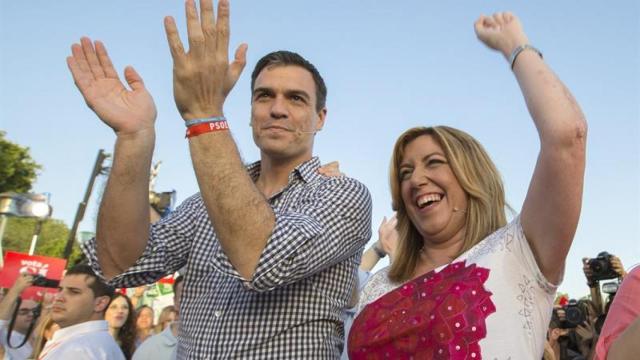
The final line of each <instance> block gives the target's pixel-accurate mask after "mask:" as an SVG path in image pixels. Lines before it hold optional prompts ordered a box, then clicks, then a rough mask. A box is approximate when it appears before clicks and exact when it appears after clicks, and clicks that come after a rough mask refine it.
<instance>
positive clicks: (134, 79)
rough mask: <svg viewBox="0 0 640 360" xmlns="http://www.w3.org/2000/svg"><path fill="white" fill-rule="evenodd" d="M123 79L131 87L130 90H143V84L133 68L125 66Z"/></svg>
mask: <svg viewBox="0 0 640 360" xmlns="http://www.w3.org/2000/svg"><path fill="white" fill-rule="evenodd" d="M124 78H125V80H127V84H129V86H131V89H132V90H134V91H136V90H144V82H143V81H142V77H140V75H139V74H138V72H137V71H136V70H135V69H134V68H133V66H127V67H126V68H124Z"/></svg>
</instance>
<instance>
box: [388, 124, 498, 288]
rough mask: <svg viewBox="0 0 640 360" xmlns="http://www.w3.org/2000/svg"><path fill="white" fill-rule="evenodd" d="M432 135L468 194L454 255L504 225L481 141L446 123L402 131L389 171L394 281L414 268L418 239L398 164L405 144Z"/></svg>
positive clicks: (493, 170)
mask: <svg viewBox="0 0 640 360" xmlns="http://www.w3.org/2000/svg"><path fill="white" fill-rule="evenodd" d="M420 136H431V137H432V138H433V139H434V140H435V141H436V142H437V143H438V144H439V145H440V146H441V147H442V150H443V151H444V155H445V157H446V158H447V161H448V163H449V165H450V166H451V170H452V171H453V174H454V175H455V177H456V179H457V180H458V182H459V183H460V186H461V187H462V189H463V190H464V192H465V193H466V195H467V209H466V212H465V232H464V242H463V246H462V249H461V250H460V252H459V253H458V254H456V255H455V256H456V257H458V256H459V255H461V254H462V253H464V252H465V251H467V250H469V249H470V248H471V247H473V246H474V245H475V244H477V243H478V242H480V240H482V239H483V238H485V237H486V236H487V235H489V234H491V233H492V232H494V231H496V230H497V229H499V228H500V227H502V226H504V225H505V224H506V222H507V221H506V215H505V208H506V206H507V205H506V203H505V198H504V187H503V185H502V179H501V177H500V173H499V172H498V170H497V169H496V167H495V165H494V164H493V162H492V161H491V159H490V158H489V155H488V154H487V152H486V151H485V150H484V148H483V147H482V145H480V143H479V142H478V141H477V140H476V139H474V138H473V137H472V136H471V135H469V134H467V133H465V132H464V131H461V130H458V129H454V128H451V127H448V126H433V127H415V128H411V129H409V130H407V131H405V132H404V133H403V134H402V135H400V137H399V138H398V140H397V141H396V144H395V146H394V148H393V155H392V158H391V166H390V171H389V184H390V186H391V197H392V207H393V209H394V210H395V211H396V212H397V218H398V225H397V230H398V235H399V239H398V248H397V250H396V255H395V257H394V258H395V260H394V261H393V263H392V264H391V267H390V269H389V279H391V280H392V281H394V282H403V281H406V280H409V279H410V278H411V276H412V275H413V272H414V271H415V268H416V265H417V262H418V258H419V256H420V250H421V249H422V246H423V239H422V236H421V235H420V233H419V232H418V230H417V229H416V227H415V226H414V225H413V223H411V220H410V219H409V216H408V215H407V209H406V207H405V204H404V202H403V201H402V194H401V182H402V180H401V178H400V164H401V162H402V160H403V157H404V151H405V148H406V147H407V145H408V144H409V143H410V142H412V141H413V140H415V139H416V138H418V137H420Z"/></svg>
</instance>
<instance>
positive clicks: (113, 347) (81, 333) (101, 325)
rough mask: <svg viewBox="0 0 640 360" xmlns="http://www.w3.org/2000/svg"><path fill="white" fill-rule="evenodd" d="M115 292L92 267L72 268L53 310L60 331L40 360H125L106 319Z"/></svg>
mask: <svg viewBox="0 0 640 360" xmlns="http://www.w3.org/2000/svg"><path fill="white" fill-rule="evenodd" d="M113 293H114V290H113V288H112V287H111V286H109V285H107V284H105V283H104V281H102V280H101V279H100V278H98V277H97V276H96V274H95V273H94V272H93V270H92V269H91V267H89V266H88V265H76V266H74V267H72V268H71V269H69V270H68V271H67V273H66V274H65V276H64V278H62V280H61V281H60V287H59V288H58V293H57V294H56V297H55V300H54V302H53V307H52V309H51V317H52V319H53V321H54V322H56V323H57V324H58V325H59V326H60V330H58V331H56V332H55V333H54V335H53V337H52V338H51V340H49V341H48V342H47V343H46V344H45V346H44V349H43V350H42V352H41V353H40V357H39V358H38V359H42V360H46V359H69V360H70V359H99V360H103V359H104V360H107V359H116V360H117V359H124V355H123V354H122V351H121V350H120V347H119V346H118V344H117V343H116V342H115V340H114V339H113V337H112V336H111V335H110V334H109V326H108V324H107V322H106V321H105V320H104V313H105V311H106V310H107V306H108V305H109V300H110V299H111V297H112V296H113Z"/></svg>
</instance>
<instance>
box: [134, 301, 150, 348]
mask: <svg viewBox="0 0 640 360" xmlns="http://www.w3.org/2000/svg"><path fill="white" fill-rule="evenodd" d="M153 317H154V315H153V309H152V308H151V307H149V306H147V305H142V306H141V307H140V308H138V311H137V312H136V341H135V343H136V347H138V346H140V344H142V342H143V341H145V340H147V338H149V337H150V336H152V335H153Z"/></svg>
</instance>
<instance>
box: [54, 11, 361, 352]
mask: <svg viewBox="0 0 640 360" xmlns="http://www.w3.org/2000/svg"><path fill="white" fill-rule="evenodd" d="M186 13H187V28H188V38H189V50H188V51H185V48H184V46H183V44H182V42H181V41H180V36H179V35H178V31H177V28H176V24H175V21H174V20H173V18H171V17H167V18H165V28H166V33H167V38H168V41H169V49H170V51H171V56H172V58H173V62H174V65H173V73H174V84H173V88H174V97H175V101H176V105H177V107H178V111H179V112H180V115H181V116H182V119H183V120H184V124H185V126H186V127H187V132H186V137H187V141H188V142H189V148H190V152H191V160H192V163H193V167H194V170H195V174H196V178H197V180H198V185H199V188H200V193H199V194H196V195H194V196H192V197H191V198H189V199H187V200H186V201H185V202H184V203H183V204H182V205H181V206H179V207H178V208H177V209H176V210H175V211H173V212H172V213H171V214H169V216H167V217H166V218H164V219H162V220H160V221H159V222H158V223H156V224H153V225H152V226H151V228H149V227H148V226H147V224H148V219H149V202H148V186H149V169H150V167H151V158H152V155H153V149H154V145H155V118H156V109H155V105H154V103H153V99H152V98H151V95H150V94H149V93H148V92H147V90H146V89H145V87H144V84H143V82H142V78H141V77H140V76H139V75H138V74H137V72H136V71H135V70H133V68H131V67H127V68H126V69H125V74H124V75H125V79H126V81H127V82H128V84H129V85H130V86H131V90H129V89H127V88H126V87H125V86H124V84H123V83H122V82H120V80H119V78H118V75H117V72H116V71H115V69H114V68H113V65H112V62H111V60H110V59H109V56H108V55H107V52H106V49H105V47H104V45H103V44H102V43H101V42H95V44H94V43H92V42H91V40H90V39H88V38H83V39H81V41H80V44H74V45H73V46H72V56H70V57H68V58H67V63H68V65H69V68H70V70H71V72H72V74H73V78H74V80H75V82H76V85H77V86H78V88H79V90H80V92H81V93H82V95H83V97H84V99H85V101H86V103H87V104H88V105H89V107H90V108H91V109H92V110H93V111H94V112H95V113H96V115H98V117H99V118H100V119H101V120H102V121H103V122H104V123H105V124H107V125H108V126H110V127H111V128H112V129H113V130H114V131H115V134H116V145H115V151H114V159H113V166H112V168H111V171H110V174H109V180H108V183H107V187H106V189H105V192H104V196H103V198H102V203H101V206H100V211H99V215H98V223H97V231H96V239H95V240H90V241H87V242H86V243H85V245H84V249H85V252H86V253H87V257H88V258H89V260H90V262H91V264H92V266H93V267H94V269H96V271H102V273H103V274H104V276H105V278H107V279H111V283H112V284H115V285H116V286H118V287H135V286H138V285H141V284H144V283H151V282H154V281H157V280H158V279H160V278H161V277H162V276H164V275H165V274H168V273H173V272H175V271H177V270H178V269H179V268H181V267H183V266H186V273H185V289H184V296H183V301H182V305H181V306H180V336H179V339H180V341H179V344H178V357H188V358H194V359H195V358H216V359H228V358H255V359H258V358H279V359H287V358H289V359H308V358H322V359H329V358H335V359H337V358H339V357H340V353H341V352H342V347H343V344H344V327H343V320H342V313H343V311H344V310H345V308H346V307H347V304H348V302H349V299H350V297H351V293H352V289H353V288H354V287H355V285H356V284H355V283H356V279H355V273H356V269H357V266H358V264H359V263H360V257H361V255H362V250H363V248H364V245H365V244H366V243H367V241H368V240H369V238H370V236H371V197H370V194H369V191H368V190H367V189H366V187H365V186H364V185H363V184H362V183H360V182H358V181H356V180H354V179H350V178H348V177H345V176H338V177H324V176H322V175H320V174H319V168H320V160H319V159H318V158H317V157H314V156H313V144H314V139H315V136H316V134H317V133H318V132H319V131H320V130H321V129H322V127H323V126H324V124H325V118H326V114H327V109H326V107H325V98H326V86H325V85H324V81H323V80H322V77H320V74H319V73H318V70H317V69H316V68H315V67H314V66H313V65H312V64H311V63H309V62H308V61H307V60H305V59H304V58H303V57H301V56H300V55H298V54H296V53H293V52H288V51H278V52H275V53H271V54H269V55H267V56H266V57H264V58H263V59H262V60H260V61H259V62H258V66H257V67H256V70H255V71H254V75H253V76H252V88H251V91H252V94H251V120H250V126H251V127H252V129H253V139H254V142H255V143H256V145H257V146H258V148H259V149H260V161H259V162H256V163H254V164H252V165H250V166H248V167H245V166H244V163H243V161H242V159H241V157H240V154H239V151H238V149H237V146H236V143H235V140H234V139H233V137H232V135H231V133H230V131H229V129H230V126H229V124H228V123H227V119H226V118H225V116H224V112H223V107H224V106H223V105H224V103H225V100H226V97H227V95H228V94H229V92H230V91H231V89H232V88H233V86H234V85H235V83H236V81H237V80H238V78H239V76H240V73H241V72H242V69H243V68H244V65H245V62H246V51H247V47H246V45H240V46H239V47H238V49H237V50H236V53H235V59H234V61H232V62H231V63H229V54H228V49H229V3H228V0H220V1H219V3H218V10H217V20H216V19H214V10H213V4H212V3H211V1H210V0H201V2H200V14H199V15H198V10H197V9H196V6H195V3H194V1H193V0H188V1H187V3H186ZM230 120H231V121H230V123H231V125H232V126H239V125H242V126H246V122H245V121H243V120H241V119H230ZM232 126H231V127H232Z"/></svg>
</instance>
